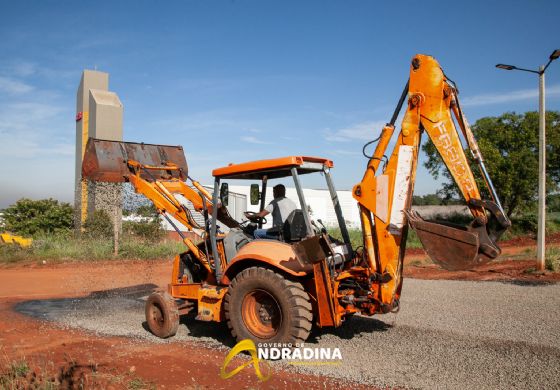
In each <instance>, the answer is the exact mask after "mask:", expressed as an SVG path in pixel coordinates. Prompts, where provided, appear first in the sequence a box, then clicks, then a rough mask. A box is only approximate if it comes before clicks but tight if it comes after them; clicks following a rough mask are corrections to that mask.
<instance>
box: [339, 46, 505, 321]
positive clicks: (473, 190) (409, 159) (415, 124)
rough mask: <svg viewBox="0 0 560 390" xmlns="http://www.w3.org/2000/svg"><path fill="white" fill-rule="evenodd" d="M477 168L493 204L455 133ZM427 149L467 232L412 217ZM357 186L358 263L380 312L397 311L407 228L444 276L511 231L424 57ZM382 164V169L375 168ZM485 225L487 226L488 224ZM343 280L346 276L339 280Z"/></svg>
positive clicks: (495, 251)
mask: <svg viewBox="0 0 560 390" xmlns="http://www.w3.org/2000/svg"><path fill="white" fill-rule="evenodd" d="M405 103H406V112H405V115H404V118H403V121H402V127H401V131H400V132H399V133H398V134H397V136H396V144H395V147H394V149H393V152H392V153H391V155H390V156H389V157H388V158H387V157H386V156H385V152H386V150H387V147H388V145H389V142H390V141H391V139H392V137H393V134H394V132H395V131H394V130H395V121H396V118H397V116H398V113H399V111H400V109H401V107H402V106H403V105H404V104H405ZM452 115H454V116H455V118H456V120H457V123H458V124H459V128H460V129H461V132H462V135H463V137H464V139H465V141H466V143H467V145H468V148H469V149H470V150H471V153H472V155H473V157H474V160H475V161H476V162H477V163H478V164H479V166H480V169H481V172H482V175H483V177H484V179H485V181H486V183H487V185H488V189H489V193H490V194H491V197H492V200H482V199H481V194H480V191H479V188H478V186H477V183H476V181H475V179H474V175H473V173H472V171H471V168H470V165H469V162H468V160H467V157H466V155H465V153H464V151H463V146H462V143H461V139H460V137H459V132H458V131H457V128H456V126H455V124H454V122H453V118H452ZM424 131H425V132H426V133H427V134H428V136H429V137H430V139H431V141H432V142H433V143H434V145H435V147H436V149H437V151H438V153H439V155H440V156H441V158H442V159H443V162H444V163H445V165H446V166H447V168H448V169H449V172H450V173H451V176H452V177H453V179H454V181H455V182H456V183H457V186H458V187H459V190H460V192H461V194H462V195H463V197H464V198H465V200H466V201H467V205H468V207H469V209H470V212H471V213H472V215H473V219H474V220H473V222H472V223H471V225H469V226H468V227H466V228H458V227H454V226H448V225H440V224H436V223H433V222H428V221H424V220H423V219H422V218H421V217H420V216H419V215H418V214H417V213H415V212H413V211H412V210H411V205H412V194H413V189H414V182H415V176H416V167H417V164H418V154H419V147H420V143H421V135H422V133H423V132H424ZM378 140H379V141H378V143H377V146H376V148H375V151H374V153H373V155H371V156H370V158H369V162H368V165H367V169H366V172H365V174H364V176H363V179H362V181H361V182H360V183H359V184H357V185H356V186H355V187H354V189H353V196H354V198H355V199H356V200H357V201H358V205H359V209H360V216H361V221H362V228H363V236H364V237H363V238H364V249H365V251H364V255H363V257H364V260H365V264H366V265H367V267H368V268H369V272H370V274H371V275H372V277H370V280H372V285H371V290H372V292H373V296H374V299H376V300H378V301H379V302H380V305H379V311H382V312H387V311H389V310H393V309H395V308H396V307H398V300H399V297H400V290H401V286H402V267H403V257H404V251H405V248H406V238H407V233H408V224H410V225H411V226H412V227H413V228H414V229H415V230H416V232H417V234H418V236H419V238H420V240H421V241H422V244H423V246H424V248H425V249H426V251H427V252H428V254H429V255H430V257H431V258H432V260H434V262H436V263H438V264H440V265H441V266H443V267H444V268H447V269H455V270H457V269H468V268H472V267H473V266H475V265H478V264H483V263H485V262H488V261H490V260H492V259H494V258H495V257H497V256H498V255H499V253H500V249H499V248H498V246H497V245H496V241H497V239H498V238H499V236H500V235H501V234H502V233H503V232H504V231H505V229H507V227H509V226H510V222H509V220H508V219H507V218H506V217H505V216H504V213H503V210H502V207H501V205H500V202H499V199H498V196H497V194H496V191H495V189H494V187H493V185H492V182H491V180H490V177H489V176H488V173H487V172H486V169H485V167H484V163H483V158H482V155H481V154H480V150H479V148H478V145H477V143H476V140H475V138H474V135H473V133H472V131H471V129H470V127H469V125H468V123H467V121H466V119H465V118H464V115H463V113H462V111H461V108H460V105H459V100H458V96H457V89H456V87H455V86H454V84H453V83H452V82H451V81H450V80H448V79H447V77H446V76H445V74H444V73H443V71H442V69H441V68H440V66H439V64H438V62H437V61H436V60H435V59H434V58H433V57H430V56H426V55H416V56H415V57H414V58H413V59H412V63H411V67H410V78H409V81H408V83H407V85H406V87H405V89H404V91H403V94H402V97H401V99H400V101H399V104H398V105H397V109H396V110H395V114H394V115H393V118H392V119H391V121H390V122H389V123H388V124H387V125H386V126H385V127H384V128H383V130H382V131H381V135H380V137H379V139H378ZM382 162H383V168H382V169H379V167H380V165H381V163H382ZM490 220H492V223H489V222H490ZM342 277H346V275H342Z"/></svg>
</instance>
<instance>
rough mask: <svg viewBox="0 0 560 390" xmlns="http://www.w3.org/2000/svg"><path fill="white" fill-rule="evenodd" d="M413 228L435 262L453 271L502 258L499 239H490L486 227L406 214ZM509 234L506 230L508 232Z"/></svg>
mask: <svg viewBox="0 0 560 390" xmlns="http://www.w3.org/2000/svg"><path fill="white" fill-rule="evenodd" d="M405 213H406V215H407V217H408V222H409V224H410V226H411V227H412V228H413V229H414V230H415V231H416V234H417V235H418V238H419V239H420V242H422V246H423V247H424V249H425V250H426V252H427V253H428V255H429V256H430V258H431V259H432V261H433V262H434V263H436V264H438V265H440V266H441V267H442V268H444V269H446V270H450V271H461V270H468V269H472V268H474V267H476V266H479V265H482V264H486V263H488V262H490V261H491V260H493V259H495V258H496V257H498V255H499V254H500V253H501V249H500V248H499V247H498V246H497V245H496V242H495V241H496V240H497V236H494V235H493V234H491V235H492V236H494V239H492V238H491V237H490V235H489V234H488V231H487V229H486V225H477V224H476V222H473V223H471V224H470V225H469V226H467V227H463V226H458V225H452V224H442V223H436V222H431V221H425V220H424V219H423V218H422V217H421V216H420V215H419V214H418V213H417V212H415V211H406V212H405ZM504 230H505V229H504Z"/></svg>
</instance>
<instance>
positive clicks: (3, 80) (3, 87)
mask: <svg viewBox="0 0 560 390" xmlns="http://www.w3.org/2000/svg"><path fill="white" fill-rule="evenodd" d="M33 89H34V88H33V87H32V86H31V85H29V84H25V83H23V82H21V81H19V80H16V79H13V78H11V77H3V76H0V91H3V92H5V93H8V94H11V95H22V94H25V93H28V92H31V91H33Z"/></svg>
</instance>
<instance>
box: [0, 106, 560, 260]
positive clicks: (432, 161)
mask: <svg viewBox="0 0 560 390" xmlns="http://www.w3.org/2000/svg"><path fill="white" fill-rule="evenodd" d="M547 126H549V131H548V132H549V134H550V137H547V143H548V145H547V146H548V148H549V149H550V150H549V153H548V158H547V175H548V183H547V190H548V194H547V211H548V212H549V213H550V214H549V215H548V220H547V234H551V233H556V232H560V112H557V111H548V112H547ZM472 128H473V132H474V133H475V136H476V137H477V139H478V142H479V145H480V149H481V151H482V154H483V155H484V158H485V163H486V167H487V169H488V171H489V173H490V177H491V178H492V180H493V182H494V185H495V187H496V189H497V191H498V193H499V196H500V198H501V200H502V203H503V205H504V209H505V212H506V214H507V215H508V216H509V218H510V219H511V221H512V224H513V225H512V227H511V228H510V229H509V230H508V231H507V232H506V233H505V234H504V235H503V236H502V241H503V240H511V239H514V238H516V237H521V236H531V237H536V233H537V211H536V210H537V188H538V186H537V175H536V174H535V172H537V167H538V161H537V156H538V115H537V113H536V112H527V113H525V114H515V113H505V114H503V115H501V116H499V117H487V118H481V119H479V120H477V121H476V123H475V124H474V125H473V126H472ZM422 150H423V151H424V152H425V153H426V155H427V159H426V161H425V163H424V166H425V167H426V168H427V169H428V171H429V172H430V173H431V174H432V175H433V176H434V178H436V179H438V178H442V179H443V180H442V188H441V189H440V190H439V191H438V192H437V193H434V194H428V195H422V196H414V197H413V204H414V205H419V206H420V205H454V204H464V202H462V201H459V191H458V188H457V186H456V185H455V184H454V182H453V180H451V176H450V175H449V172H448V171H447V169H446V168H445V166H444V163H443V161H442V160H441V158H440V157H439V154H437V152H436V150H435V148H434V146H433V144H432V143H431V142H429V141H428V142H426V143H425V144H424V145H423V147H422ZM467 155H468V154H467ZM471 163H473V166H472V171H473V173H474V175H475V178H476V180H477V182H478V184H479V187H480V188H481V189H482V191H483V192H484V188H485V187H486V186H485V185H484V183H483V181H482V178H481V177H480V172H479V169H478V168H477V167H476V166H474V162H473V161H471ZM483 195H484V197H485V198H489V194H483ZM131 212H134V215H135V216H137V217H139V218H138V220H137V221H129V222H123V226H122V234H120V236H119V238H118V244H119V245H118V253H117V254H116V255H115V254H114V242H113V241H114V239H115V238H114V234H113V220H112V219H111V217H110V216H109V215H108V214H106V213H105V212H103V211H96V212H94V213H93V214H91V215H90V216H89V218H88V220H87V221H86V223H85V226H84V231H83V232H82V233H81V234H79V235H76V234H75V233H74V232H73V213H74V210H73V208H72V206H71V205H70V204H68V203H61V202H58V201H57V200H54V199H43V200H30V199H20V200H19V201H17V202H16V203H15V204H14V205H12V206H10V207H8V208H6V209H5V210H3V217H2V220H1V221H0V232H2V231H8V232H11V233H14V234H19V235H22V236H24V237H32V238H33V244H32V245H31V247H29V248H19V247H17V246H14V245H0V263H12V262H18V261H39V262H41V261H43V260H44V261H68V260H83V261H89V260H104V259H111V258H116V259H161V258H170V257H172V256H174V255H175V254H176V253H177V252H180V251H182V250H184V246H183V244H182V243H180V242H177V241H173V240H169V239H168V238H167V235H166V232H164V231H163V229H162V228H161V225H160V224H159V219H158V216H157V214H156V212H155V210H154V208H153V207H152V206H146V205H145V203H144V205H142V206H140V207H136V208H135V209H134V210H123V214H124V215H130V213H131ZM430 219H432V220H436V221H437V220H439V221H445V222H448V223H449V222H450V223H456V224H459V225H466V224H467V223H469V222H470V218H469V217H468V216H467V215H463V214H452V215H446V216H434V217H432V218H430ZM2 224H3V225H2ZM329 233H330V234H331V235H332V236H334V237H336V238H338V239H340V238H341V235H340V231H339V230H338V229H331V230H329ZM349 233H350V239H351V241H352V245H353V247H354V248H358V247H360V246H361V245H362V234H361V231H360V230H358V229H351V230H350V232H349ZM407 247H408V248H421V247H422V244H421V243H420V241H419V239H418V237H417V235H416V234H415V232H414V231H413V230H412V229H410V230H409V233H408V238H407ZM530 256H533V257H530ZM534 257H535V256H534V254H533V253H532V252H531V253H527V258H534ZM547 268H548V269H551V270H556V271H560V248H558V247H550V248H549V249H548V252H547Z"/></svg>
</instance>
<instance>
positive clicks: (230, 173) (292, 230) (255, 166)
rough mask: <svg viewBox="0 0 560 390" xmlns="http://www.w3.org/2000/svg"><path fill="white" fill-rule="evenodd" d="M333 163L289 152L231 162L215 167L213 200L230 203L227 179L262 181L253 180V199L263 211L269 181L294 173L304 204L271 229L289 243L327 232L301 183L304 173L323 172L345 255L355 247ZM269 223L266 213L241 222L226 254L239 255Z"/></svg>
mask: <svg viewBox="0 0 560 390" xmlns="http://www.w3.org/2000/svg"><path fill="white" fill-rule="evenodd" d="M333 166H334V164H333V162H332V161H331V160H328V159H325V158H319V157H307V156H289V157H281V158H276V159H269V160H259V161H251V162H245V163H241V164H230V165H228V166H225V167H222V168H217V169H214V170H213V172H212V175H213V176H214V178H215V180H214V197H213V200H212V202H213V203H214V204H217V202H218V201H220V202H221V203H222V204H224V205H227V204H228V194H229V186H228V183H227V182H226V181H231V180H251V181H258V183H252V184H251V190H250V203H251V204H252V205H259V211H262V210H263V209H264V208H265V207H266V200H265V199H266V194H267V188H268V184H269V182H270V181H271V180H275V179H285V178H289V177H292V179H293V182H294V186H295V190H296V193H297V198H298V200H299V205H300V208H297V209H296V210H293V211H292V212H291V213H290V214H289V215H288V216H287V218H286V220H285V221H284V223H283V225H282V226H276V227H272V228H271V229H269V230H268V234H269V235H273V236H274V238H275V239H277V240H279V241H282V242H285V243H289V244H292V243H297V242H299V241H301V240H303V239H305V238H308V237H313V236H315V235H320V234H323V233H326V229H324V227H319V226H318V225H317V223H315V221H313V220H312V219H311V216H310V213H309V208H308V206H307V202H306V200H305V196H304V193H303V188H302V186H301V183H300V176H301V175H306V174H310V173H318V172H319V173H322V174H323V175H324V177H325V179H326V183H327V187H328V189H329V192H330V195H331V199H332V202H333V206H334V211H335V214H336V217H337V221H338V227H339V229H340V232H341V235H342V240H343V241H338V240H334V239H333V241H334V242H335V245H336V246H337V247H339V248H338V249H339V251H340V252H341V253H343V257H346V256H348V255H350V254H351V252H352V249H351V245H350V238H349V235H348V230H347V228H346V224H345V223H344V217H343V215H342V209H341V207H340V203H339V200H338V197H337V194H336V190H335V188H334V185H333V182H332V179H331V176H330V169H331V168H332V167H333ZM218 197H219V198H218ZM292 200H293V201H295V199H292ZM267 217H271V215H270V214H269V215H267ZM215 220H216V218H212V221H215ZM319 222H320V220H319ZM266 223H267V221H266V217H264V218H258V219H257V220H256V221H255V223H251V222H250V221H244V222H242V223H241V224H240V228H239V229H232V230H231V231H230V232H229V233H228V234H227V235H226V237H225V239H224V247H225V252H226V258H228V259H229V258H232V257H233V256H235V254H236V252H237V251H238V250H239V249H240V247H241V246H243V245H245V244H246V243H248V242H249V241H251V240H253V231H254V230H255V229H257V228H259V229H260V228H263V225H266ZM213 225H214V224H213V223H212V225H211V229H216V228H215V226H213ZM214 236H215V235H214V234H210V237H214ZM331 238H332V237H331ZM212 246H213V245H212Z"/></svg>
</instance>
